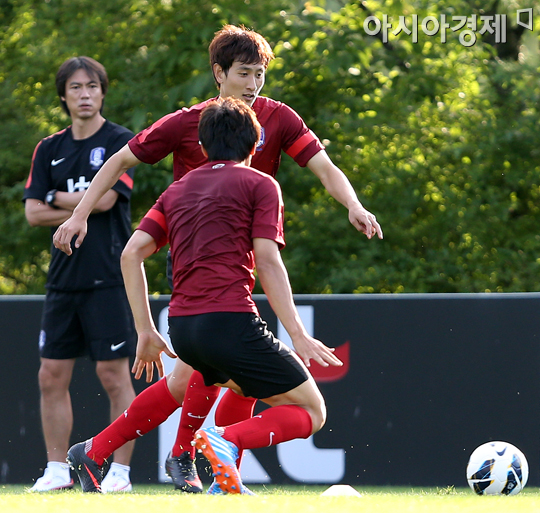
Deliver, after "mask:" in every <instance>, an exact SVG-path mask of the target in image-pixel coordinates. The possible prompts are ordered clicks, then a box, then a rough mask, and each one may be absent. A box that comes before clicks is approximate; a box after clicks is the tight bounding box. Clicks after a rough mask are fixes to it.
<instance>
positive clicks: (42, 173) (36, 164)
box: [23, 140, 53, 200]
mask: <svg viewBox="0 0 540 513" xmlns="http://www.w3.org/2000/svg"><path fill="white" fill-rule="evenodd" d="M46 153H47V151H46V144H44V141H43V140H42V141H40V142H39V143H38V144H37V146H36V148H35V149H34V153H33V155H32V164H31V166H30V174H29V175H28V179H27V180H26V185H25V186H24V194H23V200H27V199H28V198H32V199H38V200H43V199H45V196H46V194H47V192H48V191H50V190H51V189H52V188H53V187H52V182H51V177H50V173H49V171H48V166H46V162H47V155H46Z"/></svg>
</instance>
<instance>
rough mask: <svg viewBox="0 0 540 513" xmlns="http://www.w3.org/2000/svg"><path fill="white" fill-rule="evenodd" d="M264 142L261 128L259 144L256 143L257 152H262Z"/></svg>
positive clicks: (264, 138) (262, 128)
mask: <svg viewBox="0 0 540 513" xmlns="http://www.w3.org/2000/svg"><path fill="white" fill-rule="evenodd" d="M265 140H266V137H265V135H264V127H263V126H261V138H260V139H259V142H258V143H257V151H261V150H262V147H263V146H264V142H265Z"/></svg>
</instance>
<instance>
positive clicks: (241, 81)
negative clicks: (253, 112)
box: [214, 61, 265, 107]
mask: <svg viewBox="0 0 540 513" xmlns="http://www.w3.org/2000/svg"><path fill="white" fill-rule="evenodd" d="M214 74H215V77H216V80H217V81H218V83H219V96H221V97H222V98H226V97H228V96H232V97H234V98H238V99H240V100H243V101H245V102H246V103H247V104H248V105H249V106H250V107H251V106H253V102H255V100H256V99H257V96H258V95H259V93H260V91H261V89H262V88H263V85H264V77H265V68H264V66H263V65H262V64H260V63H257V64H244V63H243V62H240V61H234V62H233V64H232V66H231V67H230V68H229V71H228V73H227V74H225V72H224V71H223V69H222V68H221V66H220V65H219V64H214Z"/></svg>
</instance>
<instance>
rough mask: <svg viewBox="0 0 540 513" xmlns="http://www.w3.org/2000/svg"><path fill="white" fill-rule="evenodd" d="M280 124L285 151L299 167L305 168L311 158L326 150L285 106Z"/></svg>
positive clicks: (283, 105)
mask: <svg viewBox="0 0 540 513" xmlns="http://www.w3.org/2000/svg"><path fill="white" fill-rule="evenodd" d="M280 124H281V126H282V127H283V130H284V132H283V143H282V144H283V149H284V150H285V153H286V154H287V155H289V156H290V157H292V158H293V159H294V160H295V161H296V163H297V164H298V165H299V166H301V167H305V166H306V165H307V163H308V162H309V160H310V159H311V157H313V156H314V155H316V154H317V153H319V152H320V151H321V150H324V146H323V145H322V143H321V141H319V138H318V137H317V136H316V135H315V134H314V133H313V132H312V131H311V130H310V129H309V128H308V127H307V126H306V124H305V123H304V120H303V119H302V118H301V117H300V116H299V115H298V114H297V113H296V112H295V111H294V110H293V109H291V108H290V107H289V106H287V105H285V104H282V106H281V111H280Z"/></svg>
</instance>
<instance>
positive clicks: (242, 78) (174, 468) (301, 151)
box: [54, 25, 383, 492]
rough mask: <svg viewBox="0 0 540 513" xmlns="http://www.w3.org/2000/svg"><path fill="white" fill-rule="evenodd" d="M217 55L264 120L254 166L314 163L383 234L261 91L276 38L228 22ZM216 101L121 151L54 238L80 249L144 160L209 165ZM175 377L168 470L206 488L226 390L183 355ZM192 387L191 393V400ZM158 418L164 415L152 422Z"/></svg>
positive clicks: (222, 77)
mask: <svg viewBox="0 0 540 513" xmlns="http://www.w3.org/2000/svg"><path fill="white" fill-rule="evenodd" d="M209 52H210V61H211V65H212V71H213V74H214V78H215V81H216V84H217V85H218V87H219V97H218V98H226V97H230V96H232V97H236V98H239V99H242V100H243V101H244V102H245V103H247V104H248V105H250V106H251V107H252V108H253V110H254V111H255V113H256V115H257V119H258V121H259V123H260V124H261V137H260V139H259V142H258V144H257V149H256V152H255V154H254V156H253V159H252V162H251V165H252V166H253V167H254V168H256V169H258V170H260V171H263V172H265V173H267V174H269V175H271V176H275V174H276V172H277V169H278V167H279V163H280V158H281V151H282V150H283V151H285V152H286V153H287V154H289V155H290V156H291V157H293V158H294V159H295V161H296V162H297V163H298V164H299V165H300V166H307V167H308V168H309V169H310V170H311V171H312V172H313V173H314V174H315V175H317V176H318V177H319V179H320V180H321V182H322V183H323V185H324V186H325V188H326V189H327V190H328V192H329V193H330V194H331V195H332V196H333V197H334V198H335V199H337V200H338V201H339V202H340V203H342V204H343V205H344V206H345V207H346V208H347V209H348V211H349V220H350V222H351V223H352V224H353V226H354V227H355V228H356V229H358V230H359V231H361V232H363V233H364V234H365V235H366V236H367V237H368V238H371V237H373V236H374V235H377V236H378V237H379V238H382V236H383V235H382V230H381V228H380V226H379V224H378V223H377V220H376V218H375V216H374V215H373V214H372V213H370V212H369V211H367V210H366V209H365V208H364V207H363V206H362V204H361V203H360V201H359V200H358V198H357V196H356V193H355V191H354V189H353V188H352V186H351V184H350V182H349V181H348V179H347V177H346V176H345V174H344V173H343V172H342V171H341V170H340V169H339V168H338V167H337V166H335V165H334V163H333V162H332V161H331V160H330V158H329V156H328V154H327V153H326V151H325V150H324V147H323V145H322V144H321V143H320V141H319V140H318V138H317V137H316V136H315V134H313V132H312V131H311V130H309V128H308V127H307V126H306V125H305V123H304V122H303V120H302V119H301V118H300V116H298V114H296V113H295V112H294V111H293V110H292V109H291V108H290V107H288V106H287V105H285V104H283V103H281V102H277V101H275V100H272V99H270V98H265V97H261V96H259V93H260V91H261V89H262V87H263V85H264V81H265V73H266V68H267V66H268V64H269V62H270V61H271V60H272V59H273V57H274V56H273V52H272V50H271V48H270V45H269V44H268V42H267V41H266V40H265V39H264V38H263V37H262V36H261V35H260V34H258V33H256V32H254V31H250V30H246V29H244V28H240V27H234V26H231V25H227V26H225V27H224V28H223V29H222V30H220V31H219V32H218V33H217V34H216V36H215V37H214V39H213V41H212V43H211V44H210V47H209ZM212 100H214V99H212ZM210 101H211V100H208V101H205V102H202V103H200V104H197V105H194V106H193V107H190V108H184V109H181V110H179V111H176V112H174V113H171V114H169V115H167V116H165V117H163V118H162V119H160V120H158V121H157V122H155V123H154V124H153V125H152V126H150V127H149V128H147V129H146V130H143V131H142V132H140V133H139V134H138V135H136V136H135V137H134V138H133V139H132V140H131V141H129V143H128V144H127V145H126V146H124V148H122V149H121V150H120V151H119V152H118V153H117V154H116V155H113V156H112V157H111V158H110V159H109V160H108V161H107V162H106V163H105V165H104V166H103V168H102V169H101V171H100V173H98V175H97V176H96V178H94V180H93V182H92V185H91V186H90V188H89V189H88V191H87V194H86V196H85V198H84V200H83V201H82V202H81V204H80V205H79V206H78V207H77V208H76V209H75V211H74V213H73V216H72V217H71V219H69V220H68V221H67V222H65V223H64V224H63V225H62V226H61V227H60V228H59V229H58V230H57V232H56V234H55V236H54V243H55V245H56V247H57V248H59V249H61V250H62V251H64V252H66V253H67V254H71V251H72V249H71V245H70V244H71V240H72V238H73V236H75V235H78V237H77V240H76V242H75V247H79V246H80V245H81V243H82V241H83V239H84V237H85V235H86V231H87V227H86V219H87V217H88V212H90V209H91V208H92V205H93V204H94V202H96V201H97V200H98V199H99V198H100V197H101V196H102V195H103V194H104V193H105V192H106V191H107V190H108V188H110V186H111V185H112V183H114V181H115V180H116V177H117V176H119V175H120V174H121V173H122V172H123V170H125V169H126V168H127V167H131V166H133V165H135V164H138V163H140V162H145V163H149V164H153V163H156V162H158V161H159V160H161V159H163V158H164V157H166V156H167V155H169V154H170V153H173V172H174V179H175V180H178V179H179V178H181V177H182V176H184V175H185V174H186V173H187V172H188V171H190V170H191V169H194V168H195V167H197V166H199V165H201V164H203V163H204V162H206V160H207V159H206V157H205V155H204V154H203V153H202V151H201V148H200V145H199V139H198V135H197V126H198V122H199V117H200V113H201V111H202V110H203V109H204V108H205V107H206V105H207V104H208V102H210ZM141 357H143V355H141ZM158 370H160V372H162V367H159V366H158ZM190 376H191V381H189V384H188V380H189V379H190ZM167 379H168V381H169V384H170V386H169V389H170V393H171V394H172V397H173V398H174V400H175V402H178V403H179V404H181V403H182V401H184V404H183V410H182V419H181V421H180V426H179V431H178V437H177V440H176V442H175V444H174V446H173V449H172V452H171V455H170V457H169V458H168V460H167V472H168V473H169V475H171V477H172V478H173V481H174V482H175V486H176V487H177V488H178V489H182V490H184V491H190V492H198V491H202V486H201V485H200V480H199V479H198V476H197V475H196V469H195V466H194V464H193V463H192V461H193V459H192V458H193V457H194V453H193V452H192V449H191V447H190V446H189V442H190V440H191V437H192V434H193V433H194V432H195V430H196V429H198V427H200V426H201V425H202V423H203V421H204V418H205V416H206V415H207V414H208V412H209V411H210V409H211V407H212V405H213V403H214V401H215V400H216V398H217V396H218V393H219V390H218V389H217V387H204V384H203V382H202V377H201V376H200V374H199V373H197V372H195V373H193V374H191V369H190V368H189V366H187V365H185V364H184V363H183V362H182V361H180V360H176V362H175V368H174V370H173V372H172V373H171V374H170V375H169V376H168V378H167ZM186 387H187V396H186V398H185V400H184V395H185V393H186ZM150 388H152V387H150ZM253 406H254V401H252V400H251V399H249V398H242V397H241V396H238V395H235V394H232V393H229V392H227V393H226V394H225V396H224V397H223V399H222V400H221V402H220V407H219V408H218V411H216V421H218V422H219V423H223V424H230V423H232V422H231V421H232V420H242V419H243V418H246V417H248V416H250V415H251V414H252V412H253ZM171 408H172V403H171ZM173 411H174V410H173ZM169 414H170V413H169ZM167 417H168V415H167ZM167 417H165V419H166V418H167ZM165 419H163V420H165ZM158 420H159V418H158V417H157V416H156V417H154V418H153V420H152V422H158ZM163 420H159V422H158V423H160V422H162V421H163ZM156 425H157V424H156ZM146 426H148V422H146V423H145V428H146ZM148 427H149V426H148ZM154 427H155V426H154ZM135 432H136V430H133V429H132V428H131V427H130V428H129V429H126V430H125V431H124V436H125V437H128V436H134V437H136V436H137V435H136V434H135ZM127 439H129V438H126V440H127ZM120 441H121V438H118V439H117V443H120Z"/></svg>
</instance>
